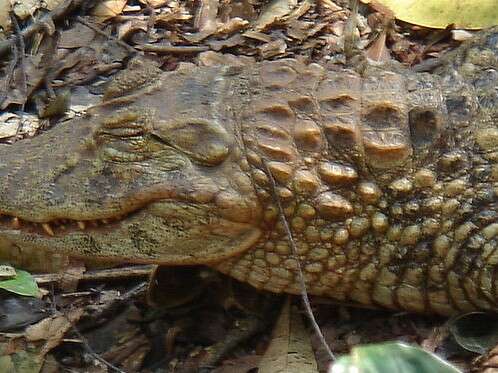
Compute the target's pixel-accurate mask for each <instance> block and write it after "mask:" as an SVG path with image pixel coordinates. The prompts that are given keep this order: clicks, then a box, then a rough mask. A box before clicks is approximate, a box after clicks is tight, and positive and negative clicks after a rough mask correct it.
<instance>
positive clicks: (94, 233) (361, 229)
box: [0, 28, 498, 315]
mask: <svg viewBox="0 0 498 373" xmlns="http://www.w3.org/2000/svg"><path fill="white" fill-rule="evenodd" d="M393 66H395V65H393ZM497 104H498V28H493V29H491V30H488V31H487V32H483V33H481V34H477V36H476V38H475V39H473V40H471V41H469V42H467V43H464V44H463V45H462V46H461V47H459V48H458V49H456V50H455V51H454V52H453V53H450V54H448V56H447V57H446V58H444V59H443V60H442V63H441V65H440V66H439V67H437V68H436V69H435V70H434V71H433V72H431V73H427V72H425V73H416V72H413V71H412V70H409V69H404V68H400V67H391V68H381V67H372V66H367V67H365V68H363V69H362V70H361V71H359V72H358V71H353V70H348V69H332V68H329V69H326V68H324V67H322V66H320V65H318V64H304V63H301V62H299V61H297V60H293V59H284V60H278V61H272V62H262V63H256V64H253V65H249V66H233V65H232V66H216V67H197V66H194V65H184V66H182V67H181V68H179V69H177V70H176V71H172V72H163V71H162V70H161V69H159V68H158V67H156V66H155V65H153V64H152V63H147V62H145V61H143V60H142V61H141V60H133V61H132V62H131V63H130V66H129V67H128V69H127V70H124V71H123V72H121V73H119V74H118V76H117V77H116V78H115V80H114V81H113V82H112V83H110V84H109V86H108V87H107V90H106V92H105V94H104V98H103V101H102V103H100V104H98V105H96V106H93V107H92V108H90V109H89V110H88V111H87V113H86V114H85V116H83V117H81V118H77V119H73V120H69V121H66V122H64V123H60V124H57V125H56V126H54V127H53V128H52V129H49V130H47V131H45V132H43V133H41V134H40V135H38V136H36V137H34V138H29V139H24V140H20V141H17V142H15V143H14V144H12V145H1V146H0V188H1V194H0V214H1V217H0V247H2V248H4V249H9V250H18V249H26V250H27V249H31V250H51V251H53V252H61V253H67V254H71V255H74V256H79V257H100V258H108V259H115V260H121V261H127V262H144V263H159V264H165V265H174V266H178V265H193V264H205V265H207V266H210V267H213V268H216V269H217V270H219V271H221V272H223V273H226V274H228V275H230V276H233V277H235V278H236V279H238V280H241V281H243V282H247V283H249V284H251V285H253V286H254V287H256V288H259V289H266V290H269V291H272V292H276V293H282V292H285V293H294V294H295V293H299V292H300V284H299V281H298V263H300V267H301V268H302V273H303V274H304V279H305V282H306V287H307V291H308V292H309V293H310V294H315V295H322V296H328V297H332V298H335V299H336V300H338V301H341V302H342V301H343V302H348V303H356V304H359V305H366V306H377V307H383V308H389V309H399V310H407V311H412V312H421V313H436V314H441V315H451V314H455V313H461V312H465V311H471V310H476V309H483V310H494V311H497V310H498V250H497V249H498V198H497V197H498V118H497V117H498V116H497V113H498V109H497ZM279 205H281V207H282V209H281V211H282V215H283V216H285V219H286V221H287V222H288V224H289V227H290V231H291V235H292V239H291V237H289V235H288V234H287V233H286V229H285V224H284V220H283V219H282V218H281V214H280V211H279ZM291 242H294V243H295V249H296V255H294V254H293V250H292V245H291Z"/></svg>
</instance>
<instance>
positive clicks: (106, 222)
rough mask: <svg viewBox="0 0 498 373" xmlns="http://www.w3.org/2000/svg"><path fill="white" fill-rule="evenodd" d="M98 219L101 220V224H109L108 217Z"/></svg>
mask: <svg viewBox="0 0 498 373" xmlns="http://www.w3.org/2000/svg"><path fill="white" fill-rule="evenodd" d="M100 221H101V222H102V223H103V224H109V220H108V219H100Z"/></svg>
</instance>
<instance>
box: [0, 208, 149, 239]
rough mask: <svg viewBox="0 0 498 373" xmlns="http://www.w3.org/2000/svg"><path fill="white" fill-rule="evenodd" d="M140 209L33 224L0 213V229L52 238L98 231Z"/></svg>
mask: <svg viewBox="0 0 498 373" xmlns="http://www.w3.org/2000/svg"><path fill="white" fill-rule="evenodd" d="M138 211H140V209H138V210H135V211H132V212H128V213H126V214H121V215H116V216H112V217H108V218H102V219H88V220H74V219H68V218H60V219H54V220H50V221H47V222H42V223H40V222H33V221H29V220H26V219H21V218H19V217H17V216H12V215H6V214H3V213H0V227H2V226H9V227H10V228H12V229H22V230H32V231H33V233H38V234H44V235H48V236H50V237H54V236H56V235H59V234H65V233H70V232H74V231H76V230H80V231H87V230H88V229H92V230H93V229H99V228H102V227H103V226H109V227H111V226H112V225H114V224H116V223H119V222H122V221H124V220H125V219H126V218H128V217H130V216H131V215H134V214H135V213H137V212H138Z"/></svg>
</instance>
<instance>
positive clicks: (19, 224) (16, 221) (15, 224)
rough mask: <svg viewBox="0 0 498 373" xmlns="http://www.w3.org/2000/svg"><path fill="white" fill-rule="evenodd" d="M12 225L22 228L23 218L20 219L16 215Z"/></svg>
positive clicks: (15, 227)
mask: <svg viewBox="0 0 498 373" xmlns="http://www.w3.org/2000/svg"><path fill="white" fill-rule="evenodd" d="M11 225H12V228H14V229H19V228H21V219H19V218H18V217H17V216H14V217H13V218H12V220H11Z"/></svg>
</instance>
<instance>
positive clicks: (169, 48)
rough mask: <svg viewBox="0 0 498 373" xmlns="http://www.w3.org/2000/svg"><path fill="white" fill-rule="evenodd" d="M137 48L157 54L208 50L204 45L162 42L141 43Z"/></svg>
mask: <svg viewBox="0 0 498 373" xmlns="http://www.w3.org/2000/svg"><path fill="white" fill-rule="evenodd" d="M137 49H140V50H143V51H144V52H155V53H159V54H190V53H200V52H205V51H207V50H209V48H208V47H205V46H189V45H167V44H166V45H164V44H143V45H140V46H137Z"/></svg>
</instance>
